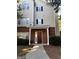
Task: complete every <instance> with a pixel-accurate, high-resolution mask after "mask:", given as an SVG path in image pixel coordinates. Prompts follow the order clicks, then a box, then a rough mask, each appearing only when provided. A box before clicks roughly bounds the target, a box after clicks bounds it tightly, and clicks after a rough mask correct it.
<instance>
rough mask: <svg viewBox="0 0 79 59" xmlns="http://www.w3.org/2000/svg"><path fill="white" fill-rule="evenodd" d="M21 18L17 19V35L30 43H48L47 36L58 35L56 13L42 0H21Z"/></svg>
mask: <svg viewBox="0 0 79 59" xmlns="http://www.w3.org/2000/svg"><path fill="white" fill-rule="evenodd" d="M21 4H22V8H23V17H24V18H23V19H21V20H20V19H18V24H17V32H18V34H17V35H18V37H21V38H24V39H26V38H27V39H29V45H30V44H47V45H49V36H56V35H59V31H58V25H57V23H58V22H57V21H58V15H57V14H56V13H55V12H54V10H53V7H52V6H50V5H49V4H48V2H46V1H43V0H23V1H22V3H21Z"/></svg>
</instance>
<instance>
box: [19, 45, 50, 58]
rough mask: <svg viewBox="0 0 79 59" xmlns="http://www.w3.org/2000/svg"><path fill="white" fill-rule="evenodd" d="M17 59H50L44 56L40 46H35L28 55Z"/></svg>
mask: <svg viewBox="0 0 79 59" xmlns="http://www.w3.org/2000/svg"><path fill="white" fill-rule="evenodd" d="M18 59H50V58H49V56H48V55H47V54H46V52H45V50H44V48H43V46H42V45H36V46H34V47H33V49H32V50H31V52H30V53H28V54H27V55H25V56H23V57H19V58H18Z"/></svg>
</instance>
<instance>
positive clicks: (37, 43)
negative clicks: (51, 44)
mask: <svg viewBox="0 0 79 59" xmlns="http://www.w3.org/2000/svg"><path fill="white" fill-rule="evenodd" d="M35 32H37V39H36V40H35V44H39V43H38V35H39V34H38V32H41V41H42V42H41V43H40V44H43V32H42V31H35ZM36 41H37V43H36Z"/></svg>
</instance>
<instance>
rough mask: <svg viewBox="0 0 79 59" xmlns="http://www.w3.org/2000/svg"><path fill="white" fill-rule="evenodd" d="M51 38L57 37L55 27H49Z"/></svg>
mask: <svg viewBox="0 0 79 59" xmlns="http://www.w3.org/2000/svg"><path fill="white" fill-rule="evenodd" d="M49 36H55V27H49Z"/></svg>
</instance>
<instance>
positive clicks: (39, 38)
mask: <svg viewBox="0 0 79 59" xmlns="http://www.w3.org/2000/svg"><path fill="white" fill-rule="evenodd" d="M31 43H32V44H47V32H46V29H32V32H31Z"/></svg>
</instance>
